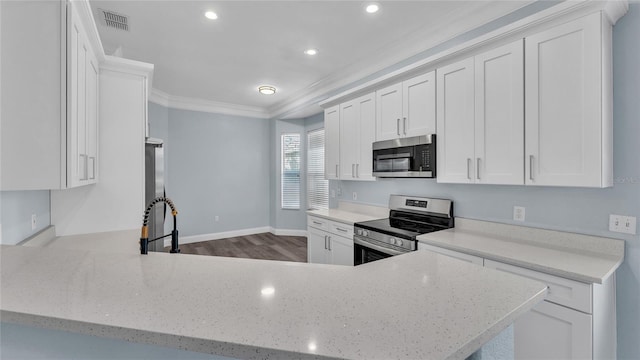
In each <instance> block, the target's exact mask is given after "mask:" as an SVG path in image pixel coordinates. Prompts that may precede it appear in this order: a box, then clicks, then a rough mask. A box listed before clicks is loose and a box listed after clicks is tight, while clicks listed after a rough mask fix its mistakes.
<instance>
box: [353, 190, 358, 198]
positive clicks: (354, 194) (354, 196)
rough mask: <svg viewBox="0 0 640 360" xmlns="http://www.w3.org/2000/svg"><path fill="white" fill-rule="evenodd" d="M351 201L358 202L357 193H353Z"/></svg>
mask: <svg viewBox="0 0 640 360" xmlns="http://www.w3.org/2000/svg"><path fill="white" fill-rule="evenodd" d="M353 200H358V193H357V192H355V191H354V192H353Z"/></svg>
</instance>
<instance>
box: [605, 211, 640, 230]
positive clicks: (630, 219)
mask: <svg viewBox="0 0 640 360" xmlns="http://www.w3.org/2000/svg"><path fill="white" fill-rule="evenodd" d="M609 231H613V232H619V233H623V234H632V235H635V234H636V217H635V216H624V215H615V214H611V215H609Z"/></svg>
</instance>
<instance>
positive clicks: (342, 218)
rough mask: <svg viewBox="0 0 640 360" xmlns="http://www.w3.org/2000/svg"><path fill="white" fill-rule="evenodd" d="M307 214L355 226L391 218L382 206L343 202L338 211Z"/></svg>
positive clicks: (387, 210)
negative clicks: (364, 222) (355, 224)
mask: <svg viewBox="0 0 640 360" xmlns="http://www.w3.org/2000/svg"><path fill="white" fill-rule="evenodd" d="M307 214H308V215H311V216H318V217H321V218H325V219H328V220H333V221H338V222H341V223H344V224H349V225H353V224H354V223H357V222H361V221H369V220H376V219H384V218H387V217H389V209H388V208H384V207H380V206H373V205H365V204H358V203H351V202H347V201H341V202H340V203H339V205H338V208H336V209H324V210H309V211H307Z"/></svg>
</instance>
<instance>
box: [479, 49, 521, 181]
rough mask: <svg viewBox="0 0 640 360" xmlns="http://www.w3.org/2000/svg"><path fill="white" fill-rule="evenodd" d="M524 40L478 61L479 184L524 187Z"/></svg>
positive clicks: (483, 55) (494, 51) (488, 53)
mask: <svg viewBox="0 0 640 360" xmlns="http://www.w3.org/2000/svg"><path fill="white" fill-rule="evenodd" d="M523 56H524V55H523V45H522V40H518V41H516V42H514V43H512V44H509V45H506V46H502V47H500V48H497V49H494V50H491V51H488V52H486V53H483V54H480V55H478V56H476V57H475V132H474V133H475V159H474V161H475V170H476V171H475V174H474V176H473V177H474V178H475V179H476V182H478V183H485V184H524V59H523Z"/></svg>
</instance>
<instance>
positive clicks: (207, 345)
mask: <svg viewBox="0 0 640 360" xmlns="http://www.w3.org/2000/svg"><path fill="white" fill-rule="evenodd" d="M0 321H2V322H6V323H12V324H18V325H26V326H33V327H36V328H42V329H47V330H58V331H66V332H71V333H76V334H84V335H91V336H98V337H103V338H109V339H116V340H124V341H127V342H132V343H141V344H147V345H156V346H164V347H168V348H173V349H179V350H186V351H194V352H199V353H205V354H212V355H220V356H226V357H232V358H238V359H247V360H253V359H283V360H288V359H292V360H293V359H327V360H330V359H337V358H333V357H327V356H323V355H316V354H306V353H295V352H290V351H284V350H277V349H270V348H265V347H261V346H252V345H245V344H239V343H229V342H224V341H217V340H211V339H200V338H194V337H189V336H182V335H176V334H166V333H160V332H154V331H150V330H144V329H133V328H127V327H121V326H112V325H105V324H98V323H91V322H84V321H80V320H71V319H62V318H54V317H51V316H46V315H36V314H27V313H20V312H14V311H9V310H0Z"/></svg>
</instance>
